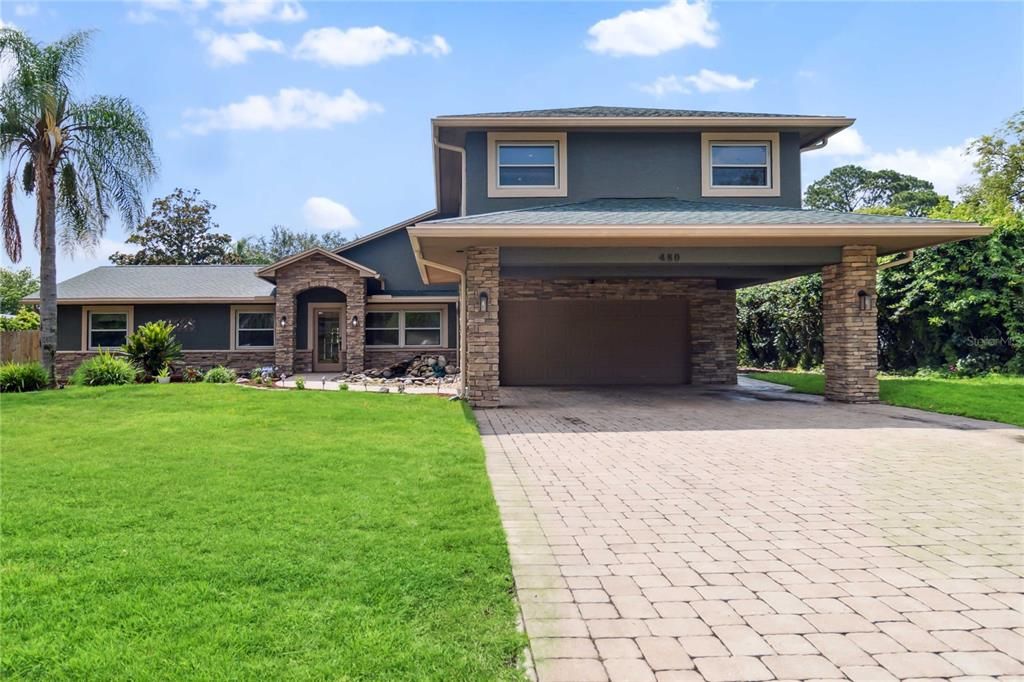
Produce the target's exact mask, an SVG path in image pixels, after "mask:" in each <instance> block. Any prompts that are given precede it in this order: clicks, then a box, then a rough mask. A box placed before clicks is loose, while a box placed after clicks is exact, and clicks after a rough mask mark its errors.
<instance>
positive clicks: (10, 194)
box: [0, 174, 21, 263]
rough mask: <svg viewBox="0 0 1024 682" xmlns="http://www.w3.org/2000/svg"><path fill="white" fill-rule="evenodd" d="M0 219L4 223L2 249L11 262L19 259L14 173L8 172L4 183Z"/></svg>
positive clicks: (19, 248)
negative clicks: (0, 215)
mask: <svg viewBox="0 0 1024 682" xmlns="http://www.w3.org/2000/svg"><path fill="white" fill-rule="evenodd" d="M0 213H2V214H3V215H2V221H3V225H4V251H6V252H7V257H8V258H10V259H11V262H12V263H17V262H19V261H21V228H20V227H19V226H18V216H17V214H16V213H15V212H14V175H13V174H9V175H8V176H7V181H6V182H5V183H4V198H3V209H2V210H0Z"/></svg>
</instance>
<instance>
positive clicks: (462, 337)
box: [420, 254, 468, 400]
mask: <svg viewBox="0 0 1024 682" xmlns="http://www.w3.org/2000/svg"><path fill="white" fill-rule="evenodd" d="M420 261H422V262H423V264H424V265H429V266H430V267H432V268H437V269H438V270H444V271H445V272H451V273H453V274H456V275H458V276H459V397H460V398H462V399H463V400H465V398H466V395H467V393H466V373H467V371H468V369H467V367H466V326H467V317H466V273H465V272H463V271H462V270H459V269H458V268H453V267H452V266H450V265H445V264H443V263H436V262H434V261H430V260H427V259H426V258H424V257H423V255H422V254H420Z"/></svg>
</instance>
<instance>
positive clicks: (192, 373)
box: [181, 365, 203, 384]
mask: <svg viewBox="0 0 1024 682" xmlns="http://www.w3.org/2000/svg"><path fill="white" fill-rule="evenodd" d="M181 378H182V380H183V381H184V382H185V383H186V384H194V383H196V382H197V381H202V380H203V371H202V370H201V369H199V368H198V367H190V366H188V365H185V369H183V370H181Z"/></svg>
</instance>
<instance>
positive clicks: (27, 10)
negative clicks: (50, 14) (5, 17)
mask: <svg viewBox="0 0 1024 682" xmlns="http://www.w3.org/2000/svg"><path fill="white" fill-rule="evenodd" d="M38 12H39V5H38V4H37V3H34V2H22V3H18V4H17V5H15V6H14V16H16V17H31V16H35V15H36V14H37V13H38Z"/></svg>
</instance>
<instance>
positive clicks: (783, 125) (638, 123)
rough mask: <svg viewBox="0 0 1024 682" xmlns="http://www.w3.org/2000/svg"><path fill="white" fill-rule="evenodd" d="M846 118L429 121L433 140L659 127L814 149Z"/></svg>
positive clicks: (849, 120)
mask: <svg viewBox="0 0 1024 682" xmlns="http://www.w3.org/2000/svg"><path fill="white" fill-rule="evenodd" d="M855 122H856V119H854V118H849V117H847V116H522V117H514V116H438V117H435V118H433V119H431V127H432V130H433V131H434V137H435V138H436V137H437V131H438V130H439V129H441V128H466V129H488V130H519V129H534V128H543V129H548V130H552V129H557V130H571V129H577V128H589V129H618V128H649V129H655V128H662V129H675V130H687V129H689V130H716V129H718V130H721V129H760V130H795V131H799V132H800V148H801V149H809V148H817V146H820V145H819V143H820V142H821V141H822V140H826V139H828V138H829V137H831V136H833V135H835V134H836V133H838V132H839V131H841V130H843V129H845V128H849V127H850V126H852V125H853V124H854V123H855Z"/></svg>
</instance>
